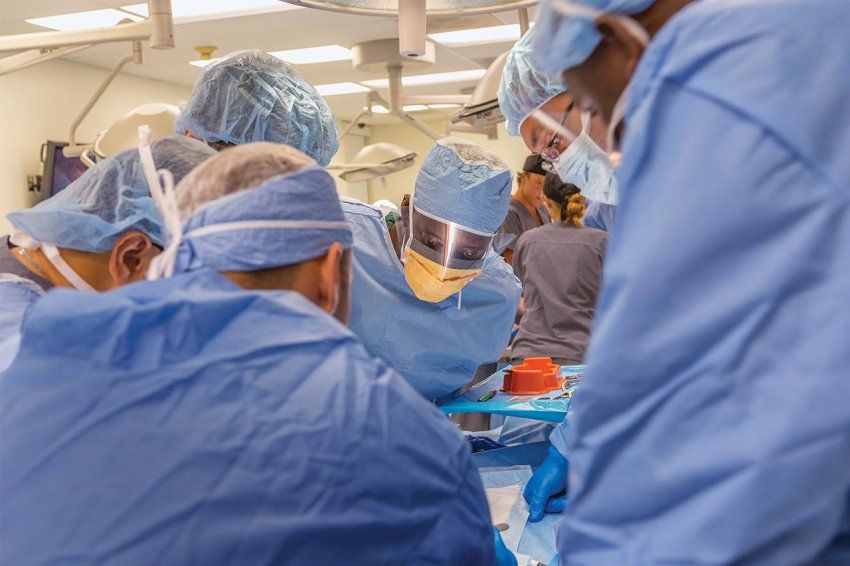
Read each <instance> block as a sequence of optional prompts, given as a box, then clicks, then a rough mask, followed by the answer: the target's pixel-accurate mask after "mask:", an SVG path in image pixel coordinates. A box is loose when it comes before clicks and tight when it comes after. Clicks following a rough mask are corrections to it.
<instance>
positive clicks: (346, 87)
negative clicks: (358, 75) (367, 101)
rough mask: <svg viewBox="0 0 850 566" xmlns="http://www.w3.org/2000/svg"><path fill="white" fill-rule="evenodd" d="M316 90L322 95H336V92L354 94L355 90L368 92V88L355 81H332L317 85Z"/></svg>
mask: <svg viewBox="0 0 850 566" xmlns="http://www.w3.org/2000/svg"><path fill="white" fill-rule="evenodd" d="M316 90H317V91H319V94H321V95H322V96H336V95H338V94H354V93H357V92H369V89H368V88H366V87H365V86H363V85H359V84H357V83H333V84H326V85H317V86H316Z"/></svg>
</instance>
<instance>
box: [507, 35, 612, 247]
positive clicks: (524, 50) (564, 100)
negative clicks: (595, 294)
mask: <svg viewBox="0 0 850 566" xmlns="http://www.w3.org/2000/svg"><path fill="white" fill-rule="evenodd" d="M533 39H534V30H533V29H532V30H529V31H528V32H526V34H525V35H524V36H523V37H522V38H521V39H520V40H519V41H517V42H516V44H515V45H514V46H513V48H512V49H511V51H510V53H509V54H508V58H507V60H506V62H505V69H504V71H503V72H502V78H501V81H500V82H499V90H498V99H499V109H500V110H501V112H502V114H503V115H504V117H505V129H506V130H507V132H508V134H510V135H512V136H520V137H521V138H522V141H523V142H525V145H526V147H528V149H529V150H530V151H532V152H533V153H539V154H542V155H543V156H544V159H546V161H545V162H544V166H546V168H547V170H552V171H554V170H555V167H553V165H554V164H555V163H557V162H558V161H559V157H560V155H561V154H562V153H564V152H565V151H566V150H567V149H568V148H569V147H570V145H571V143H570V140H569V139H568V138H566V137H564V136H559V135H558V133H557V132H555V131H553V129H552V128H550V127H547V126H546V125H545V124H544V123H542V122H541V121H540V120H539V119H538V117H537V115H536V114H535V112H542V113H543V114H546V115H547V116H548V117H549V118H551V119H552V120H554V121H555V122H559V123H562V124H564V125H567V126H568V127H570V128H572V129H573V130H575V132H576V133H577V132H578V131H579V130H580V129H581V121H580V120H581V111H580V109H579V108H578V107H577V106H576V105H575V103H574V101H573V98H572V96H571V95H570V94H569V92H567V91H566V89H565V88H564V85H563V83H562V82H561V81H560V79H559V78H557V77H552V76H550V75H548V74H546V73H544V72H543V70H542V69H540V66H539V65H538V64H537V62H536V61H535V60H534V52H533V49H532V45H533ZM604 132H605V129H604V126H603V124H602V122H601V120H600V119H599V118H593V119H592V120H591V122H590V128H589V132H588V137H587V138H582V145H586V146H591V147H592V146H594V145H596V141H594V140H601V139H604ZM570 155H571V159H570V160H571V161H572V162H573V163H575V162H578V163H579V164H581V163H582V162H586V161H587V153H586V152H575V151H573V152H570ZM565 161H566V160H565ZM598 165H599V166H601V168H602V171H603V178H606V179H607V177H608V176H611V175H613V168H612V167H610V166H609V164H608V163H602V162H600V163H599V164H598ZM581 171H582V172H583V173H586V172H589V171H590V169H589V168H581ZM564 182H568V183H572V184H575V185H576V186H578V187H579V188H580V189H584V190H582V193H583V194H584V195H585V201H586V207H587V208H586V212H585V215H584V220H583V222H584V225H585V226H587V227H588V228H597V229H599V230H605V231H606V232H610V231H611V230H612V229H613V228H614V220H615V216H616V210H617V206H616V204H609V203H605V202H601V201H599V200H593V198H592V195H589V194H588V193H589V192H593V185H595V184H596V182H597V180H596V179H593V180H591V179H589V178H588V177H580V176H578V175H571V176H570V177H569V178H568V179H566V180H564Z"/></svg>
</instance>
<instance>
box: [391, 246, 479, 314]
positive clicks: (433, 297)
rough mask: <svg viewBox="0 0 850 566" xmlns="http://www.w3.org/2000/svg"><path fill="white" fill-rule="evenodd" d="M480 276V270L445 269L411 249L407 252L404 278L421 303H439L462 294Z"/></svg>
mask: <svg viewBox="0 0 850 566" xmlns="http://www.w3.org/2000/svg"><path fill="white" fill-rule="evenodd" d="M480 274H481V270H480V269H451V268H449V267H443V266H442V265H440V264H438V263H435V262H433V261H431V260H430V259H427V258H425V257H422V255H420V254H418V253H416V252H415V251H413V250H411V249H410V248H408V249H406V250H405V262H404V277H405V279H407V284H408V285H410V288H411V289H412V290H413V293H414V294H415V295H416V297H417V298H418V299H419V300H421V301H426V302H429V303H439V302H440V301H442V300H444V299H447V298H449V297H451V296H452V295H454V294H455V293H458V292H460V290H461V289H463V288H464V287H465V286H466V285H467V284H468V283H469V282H470V281H472V280H473V279H475V278H476V277H478V276H479V275H480Z"/></svg>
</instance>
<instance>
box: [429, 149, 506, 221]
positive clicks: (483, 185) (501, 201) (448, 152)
mask: <svg viewBox="0 0 850 566" xmlns="http://www.w3.org/2000/svg"><path fill="white" fill-rule="evenodd" d="M510 200H511V172H510V169H509V168H508V166H507V164H506V163H505V162H504V161H502V160H501V159H500V158H499V157H497V156H495V155H493V154H492V153H490V152H488V151H487V150H485V149H484V148H483V147H481V146H479V145H476V144H474V143H471V142H468V141H466V140H463V139H460V138H455V137H448V138H443V139H441V140H439V141H438V142H437V145H435V146H434V147H433V149H431V151H430V152H428V155H427V156H426V157H425V163H424V164H423V165H422V168H421V169H420V170H419V175H418V176H417V177H416V189H415V191H414V194H413V203H414V206H415V207H416V208H417V209H419V210H421V211H423V212H426V213H428V214H431V215H433V216H437V217H438V218H442V219H443V220H447V221H449V222H455V223H457V224H460V225H461V226H464V227H466V228H470V229H472V230H477V231H479V232H486V233H488V234H495V233H496V232H497V231H498V230H499V227H500V226H501V225H502V222H504V220H505V217H506V216H507V215H508V203H509V202H510Z"/></svg>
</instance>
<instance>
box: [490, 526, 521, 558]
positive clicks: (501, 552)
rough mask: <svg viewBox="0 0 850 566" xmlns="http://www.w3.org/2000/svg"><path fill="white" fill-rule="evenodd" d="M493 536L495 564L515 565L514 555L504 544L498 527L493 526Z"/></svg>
mask: <svg viewBox="0 0 850 566" xmlns="http://www.w3.org/2000/svg"><path fill="white" fill-rule="evenodd" d="M493 538H494V541H495V543H496V564H498V566H517V562H516V556H514V553H513V552H511V551H510V550H508V547H507V546H505V541H503V540H502V534H501V533H500V532H499V529H497V528H496V527H493Z"/></svg>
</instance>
